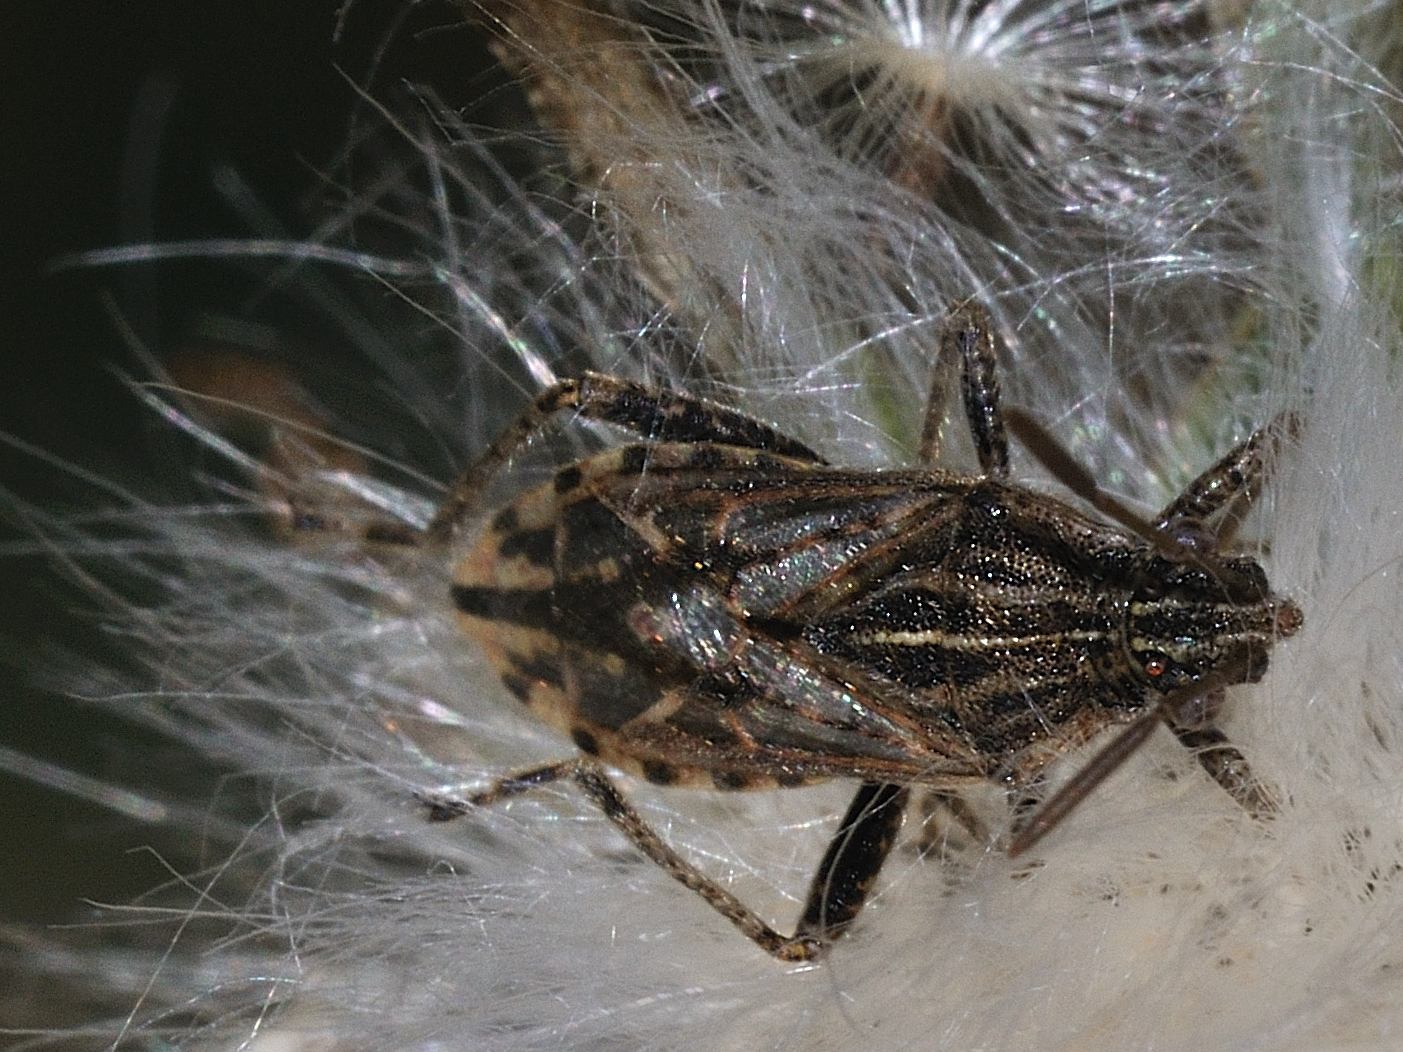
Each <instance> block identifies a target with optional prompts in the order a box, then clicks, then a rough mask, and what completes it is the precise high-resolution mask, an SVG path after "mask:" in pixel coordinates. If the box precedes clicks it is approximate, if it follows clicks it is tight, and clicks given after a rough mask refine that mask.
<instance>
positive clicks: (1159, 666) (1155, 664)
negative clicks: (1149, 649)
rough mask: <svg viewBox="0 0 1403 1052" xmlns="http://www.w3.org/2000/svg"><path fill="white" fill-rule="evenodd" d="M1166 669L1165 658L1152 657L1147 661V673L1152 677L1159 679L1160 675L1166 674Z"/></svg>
mask: <svg viewBox="0 0 1403 1052" xmlns="http://www.w3.org/2000/svg"><path fill="white" fill-rule="evenodd" d="M1164 669H1165V664H1164V659H1163V658H1150V659H1148V660H1147V661H1146V662H1145V675H1147V676H1149V677H1150V678H1151V679H1158V678H1159V677H1160V676H1162V675H1164Z"/></svg>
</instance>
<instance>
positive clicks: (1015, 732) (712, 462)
mask: <svg viewBox="0 0 1403 1052" xmlns="http://www.w3.org/2000/svg"><path fill="white" fill-rule="evenodd" d="M1233 565H1234V566H1235V568H1237V569H1239V570H1240V571H1241V572H1242V573H1244V574H1246V575H1248V576H1255V577H1257V578H1258V579H1259V580H1260V581H1261V584H1262V595H1263V597H1265V595H1266V592H1265V579H1264V578H1261V575H1260V571H1256V570H1255V566H1254V565H1253V564H1252V563H1251V562H1250V560H1246V559H1240V560H1233ZM1254 571H1255V573H1254ZM1217 590H1218V588H1217V585H1216V582H1215V581H1214V580H1212V579H1210V578H1209V577H1208V575H1207V574H1206V573H1204V572H1203V571H1199V570H1195V569H1193V568H1186V567H1184V566H1182V565H1178V564H1175V563H1172V562H1170V561H1169V560H1168V559H1166V558H1165V557H1164V556H1163V555H1161V554H1160V553H1159V552H1157V551H1155V550H1154V549H1153V548H1151V547H1150V546H1149V545H1147V544H1145V543H1143V542H1141V541H1139V540H1137V539H1135V538H1129V537H1127V536H1126V535H1125V533H1124V532H1123V531H1121V530H1119V529H1116V528H1114V527H1110V526H1107V525H1105V524H1102V523H1098V522H1096V521H1094V520H1092V519H1089V518H1087V517H1086V516H1084V515H1082V514H1080V513H1079V512H1077V511H1075V510H1074V509H1072V508H1070V507H1068V506H1067V505H1065V504H1063V503H1061V502H1059V501H1056V500H1053V499H1051V498H1049V497H1044V496H1041V495H1038V494H1035V493H1032V492H1029V491H1028V490H1024V489H1020V488H1017V487H1014V486H1010V485H1007V484H1004V483H1000V482H997V481H994V480H990V479H979V478H968V477H961V476H955V475H950V474H946V473H943V472H933V471H894V472H855V471H844V470H841V469H835V468H831V467H827V466H824V465H819V464H813V463H806V462H804V461H801V460H796V459H792V458H785V457H777V456H773V455H771V454H767V453H762V452H757V451H755V450H749V449H740V448H732V447H725V446H709V445H683V444H666V445H653V446H641V445H634V446H627V447H624V448H622V449H617V450H613V451H611V452H608V453H604V454H601V455H599V456H597V457H594V458H592V459H590V460H587V461H584V462H582V463H580V464H575V465H571V466H570V467H567V468H565V469H563V470H562V471H561V472H560V473H558V474H557V476H556V479H555V481H554V482H552V483H548V484H546V485H544V486H541V487H540V488H538V489H536V490H533V491H532V492H530V493H529V494H527V495H525V496H523V497H521V498H519V499H518V500H517V501H516V502H515V503H513V504H512V505H511V506H510V507H509V508H508V509H507V510H506V511H504V512H502V513H501V514H499V515H498V516H497V518H496V521H495V522H494V523H493V524H492V526H491V527H490V528H489V529H488V531H487V532H486V534H485V535H484V537H483V538H482V540H481V541H480V542H479V544H478V546H477V548H476V549H475V550H474V552H473V553H472V554H471V555H470V556H469V557H468V558H467V559H466V560H464V562H463V563H462V564H461V565H460V567H459V569H458V572H457V574H456V577H455V584H454V593H453V594H454V601H455V603H456V605H457V608H458V611H459V613H460V615H461V617H462V620H463V623H464V627H465V628H466V629H467V631H468V632H469V633H470V634H472V635H473V636H474V637H476V638H477V639H478V640H479V642H480V643H481V644H482V645H483V647H484V648H485V649H486V651H487V653H488V654H489V655H490V657H491V659H492V661H493V663H494V664H495V665H496V667H497V669H498V671H499V672H500V673H501V675H502V678H503V681H504V682H505V683H506V684H507V686H508V687H509V688H510V689H511V690H512V692H513V693H514V694H515V695H517V696H518V697H519V698H521V700H523V701H524V702H526V704H527V705H529V706H530V707H531V709H532V710H533V711H534V712H536V713H537V714H538V715H539V716H540V717H541V718H543V719H545V720H546V721H547V722H549V723H552V724H554V725H556V726H558V727H560V728H561V729H562V730H564V731H565V732H567V733H568V734H570V735H571V736H572V737H573V739H574V740H575V742H576V743H577V744H579V745H580V746H581V747H582V748H583V749H584V751H585V752H587V753H590V754H591V755H595V756H598V757H599V758H600V759H602V760H604V761H605V762H607V763H609V764H610V765H611V766H615V767H619V768H623V769H625V770H629V771H632V772H634V773H637V774H641V775H643V776H644V777H647V778H648V779H650V780H651V781H654V782H658V783H660V784H677V783H683V784H690V785H699V784H705V785H712V784H714V785H717V786H720V787H722V788H751V787H771V786H776V785H781V786H782V785H797V784H802V783H804V782H807V781H811V780H813V779H816V778H828V777H835V776H839V777H849V778H853V777H856V778H866V779H871V780H877V781H898V782H910V783H920V784H927V785H934V786H938V787H941V788H953V787H957V786H958V785H959V784H961V783H964V782H969V781H983V780H988V779H1001V780H1006V781H1008V782H1010V783H1012V784H1015V785H1026V784H1028V783H1029V782H1030V781H1031V780H1032V779H1033V778H1034V777H1035V776H1036V775H1037V774H1038V773H1039V772H1040V771H1041V770H1042V768H1043V767H1044V766H1045V765H1046V764H1047V763H1048V762H1049V760H1051V759H1052V758H1053V757H1055V756H1056V755H1058V754H1059V753H1061V752H1062V751H1065V750H1066V749H1068V748H1074V747H1076V746H1078V745H1081V744H1083V743H1085V742H1086V741H1087V739H1088V738H1089V737H1091V736H1092V735H1094V734H1095V733H1096V732H1098V731H1099V730H1101V729H1103V728H1105V727H1106V726H1107V725H1109V724H1113V723H1120V722H1125V721H1127V720H1130V719H1132V718H1134V717H1135V716H1136V715H1137V714H1138V713H1140V712H1142V711H1143V710H1144V709H1145V708H1146V707H1147V706H1149V705H1152V704H1153V703H1154V701H1155V700H1156V699H1157V698H1158V696H1159V695H1160V694H1162V693H1163V692H1164V691H1165V690H1167V689H1169V688H1171V687H1173V686H1179V685H1181V684H1182V682H1183V681H1184V677H1185V676H1188V675H1192V674H1194V673H1195V672H1196V671H1197V670H1196V668H1195V664H1194V661H1193V655H1192V654H1191V653H1190V651H1192V650H1193V648H1194V647H1195V646H1197V647H1198V648H1200V649H1203V648H1204V647H1205V646H1206V645H1207V644H1208V643H1209V642H1210V641H1209V640H1206V639H1205V638H1204V636H1205V634H1209V635H1211V636H1212V637H1213V639H1212V640H1211V642H1212V643H1213V645H1216V646H1217V647H1219V648H1221V649H1223V650H1227V649H1230V648H1231V647H1233V646H1234V645H1237V644H1246V645H1249V646H1251V647H1253V648H1255V650H1256V651H1258V652H1259V653H1260V654H1261V655H1262V659H1263V660H1262V661H1261V662H1259V663H1258V666H1257V668H1256V670H1255V674H1254V675H1253V676H1252V677H1251V678H1256V676H1259V675H1260V672H1261V671H1262V669H1264V667H1265V654H1266V650H1267V648H1268V647H1269V646H1270V645H1271V642H1272V637H1273V634H1274V632H1275V631H1276V611H1275V607H1274V606H1273V604H1271V603H1269V602H1265V601H1263V602H1259V603H1249V604H1245V605H1244V604H1234V603H1232V602H1230V601H1225V600H1224V599H1223V598H1222V597H1220V596H1218V595H1215V592H1216V591H1217ZM1195 621H1197V622H1200V623H1198V624H1195V623H1194V622H1195ZM1205 626H1211V627H1210V628H1209V630H1208V632H1207V633H1205ZM1156 631H1158V632H1161V633H1173V634H1172V635H1167V636H1164V637H1162V638H1156V637H1155V636H1153V635H1152V634H1150V633H1153V632H1156ZM1171 654H1177V655H1178V656H1179V657H1180V658H1181V659H1182V660H1181V661H1178V662H1175V663H1174V666H1175V667H1172V668H1171V667H1165V668H1161V667H1160V666H1159V665H1155V666H1153V667H1154V669H1155V670H1156V671H1155V675H1154V676H1153V677H1152V676H1151V675H1149V674H1147V672H1146V669H1145V665H1146V662H1147V661H1151V660H1153V661H1157V662H1163V661H1164V660H1165V659H1167V658H1169V656H1170V655H1171Z"/></svg>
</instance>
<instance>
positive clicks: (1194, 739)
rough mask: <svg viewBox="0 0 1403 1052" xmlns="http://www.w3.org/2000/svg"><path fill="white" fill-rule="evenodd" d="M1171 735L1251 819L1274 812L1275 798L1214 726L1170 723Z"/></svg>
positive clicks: (1226, 737) (1275, 806)
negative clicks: (1187, 725) (1189, 725)
mask: <svg viewBox="0 0 1403 1052" xmlns="http://www.w3.org/2000/svg"><path fill="white" fill-rule="evenodd" d="M1171 727H1172V729H1173V731H1174V736H1175V737H1176V738H1178V739H1179V741H1180V743H1181V744H1182V745H1183V746H1184V748H1186V749H1188V750H1189V751H1190V752H1192V753H1193V754H1194V756H1195V757H1196V758H1197V759H1198V762H1199V765H1200V766H1201V767H1202V768H1203V769H1204V770H1205V771H1207V772H1208V774H1209V777H1211V778H1212V779H1213V780H1214V781H1215V782H1217V783H1218V784H1219V785H1220V786H1222V787H1223V790H1224V792H1226V793H1227V794H1228V795H1229V796H1231V797H1232V798H1233V799H1234V800H1236V801H1237V804H1238V806H1239V807H1241V808H1242V809H1243V810H1244V811H1246V812H1247V813H1248V814H1249V815H1251V816H1252V817H1253V818H1265V817H1267V816H1268V815H1273V814H1275V813H1276V812H1277V810H1278V807H1277V803H1276V800H1275V799H1274V798H1273V797H1272V795H1271V793H1270V792H1269V791H1268V790H1267V789H1266V788H1265V787H1264V786H1263V785H1262V783H1261V782H1260V781H1258V780H1257V777H1256V775H1254V774H1253V773H1252V767H1251V765H1250V764H1248V762H1247V757H1245V756H1243V755H1242V753H1241V751H1239V749H1238V748H1237V746H1236V745H1234V744H1233V743H1232V742H1231V741H1229V740H1228V736H1227V735H1226V734H1224V733H1223V732H1222V731H1220V730H1219V729H1218V728H1217V727H1214V726H1211V725H1210V726H1206V727H1186V726H1181V725H1179V724H1171Z"/></svg>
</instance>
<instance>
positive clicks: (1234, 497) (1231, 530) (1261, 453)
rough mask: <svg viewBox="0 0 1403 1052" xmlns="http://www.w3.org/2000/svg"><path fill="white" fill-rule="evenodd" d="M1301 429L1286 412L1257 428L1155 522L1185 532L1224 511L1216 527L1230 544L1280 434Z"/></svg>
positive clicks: (1218, 536) (1220, 539) (1217, 536)
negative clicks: (1188, 526)
mask: <svg viewBox="0 0 1403 1052" xmlns="http://www.w3.org/2000/svg"><path fill="white" fill-rule="evenodd" d="M1296 429H1297V422H1296V418H1295V417H1294V415H1292V414H1290V413H1282V414H1281V415H1280V416H1278V417H1277V418H1276V419H1275V420H1273V421H1272V422H1271V423H1270V424H1268V425H1267V426H1266V427H1263V428H1259V429H1258V430H1257V431H1254V432H1253V433H1252V434H1251V435H1250V436H1249V437H1248V438H1247V440H1246V441H1244V442H1241V443H1239V444H1238V445H1236V446H1234V447H1233V448H1232V449H1230V450H1228V452H1227V453H1226V454H1224V455H1223V456H1222V457H1221V458H1219V460H1218V462H1217V463H1216V464H1214V465H1213V466H1212V467H1210V468H1209V469H1208V470H1207V471H1205V472H1204V473H1203V474H1201V475H1199V476H1198V478H1196V479H1194V480H1193V481H1192V482H1190V483H1189V484H1188V486H1186V487H1185V488H1184V492H1183V493H1181V494H1179V496H1177V497H1175V498H1174V500H1173V501H1171V502H1170V503H1169V505H1168V506H1167V507H1166V508H1165V509H1164V510H1163V511H1162V512H1160V514H1159V518H1158V519H1157V520H1156V522H1155V525H1156V526H1158V527H1159V528H1161V529H1164V530H1168V531H1170V532H1171V533H1174V534H1179V533H1182V532H1183V529H1184V527H1185V525H1186V524H1190V523H1195V524H1196V523H1203V522H1207V521H1208V520H1209V519H1210V518H1212V517H1213V516H1214V515H1217V514H1218V513H1220V512H1222V513H1223V516H1224V517H1223V520H1222V524H1221V526H1220V527H1219V528H1218V529H1217V530H1216V531H1214V533H1215V539H1216V542H1217V543H1218V544H1220V545H1221V544H1226V543H1228V542H1229V541H1231V540H1232V537H1233V534H1235V533H1236V532H1237V528H1238V526H1239V525H1240V524H1241V523H1242V520H1243V518H1244V517H1245V516H1246V514H1247V511H1248V509H1249V508H1250V507H1251V505H1252V502H1253V501H1254V500H1255V499H1256V498H1257V495H1258V494H1259V493H1260V492H1261V489H1262V485H1263V483H1264V482H1265V481H1266V476H1267V472H1268V468H1269V463H1270V461H1271V458H1272V455H1273V453H1274V452H1275V447H1276V444H1277V441H1278V440H1279V439H1280V436H1281V435H1283V434H1291V433H1293V432H1294V431H1295V430H1296Z"/></svg>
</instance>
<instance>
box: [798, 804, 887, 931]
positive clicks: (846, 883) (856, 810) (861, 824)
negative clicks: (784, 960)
mask: <svg viewBox="0 0 1403 1052" xmlns="http://www.w3.org/2000/svg"><path fill="white" fill-rule="evenodd" d="M907 796H908V791H907V789H906V788H905V787H904V786H900V785H890V784H886V783H882V782H863V783H862V786H861V787H860V788H859V789H858V791H857V795H856V796H854V797H853V802H852V803H851V804H850V805H849V806H848V813H847V814H845V815H844V816H843V821H842V823H841V824H840V825H839V826H838V832H837V833H835V834H834V836H833V839H832V841H831V842H830V843H829V845H828V850H827V851H826V852H825V853H824V856H823V861H822V862H820V863H819V867H818V872H817V873H815V874H814V879H813V883H812V884H811V885H810V886H809V896H808V900H807V901H806V902H805V904H804V912H803V913H802V914H801V915H800V917H799V926H798V927H797V928H796V929H795V932H794V940H793V941H794V942H808V943H814V944H817V945H819V946H827V945H828V944H829V943H831V942H832V941H833V940H834V939H836V938H837V937H838V936H839V935H841V934H843V932H844V931H846V930H847V929H848V927H849V925H851V924H852V922H853V920H854V918H856V917H857V915H858V913H859V912H860V911H861V910H862V907H863V904H864V903H865V902H866V901H867V893H868V892H869V891H870V890H871V888H872V882H873V881H874V880H876V878H877V874H878V873H880V872H881V869H882V864H883V863H884V862H886V860H887V855H889V854H890V853H891V849H892V845H893V844H894V843H895V842H896V834H897V831H898V830H900V829H901V822H902V819H903V818H904V817H905V814H906V800H907Z"/></svg>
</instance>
